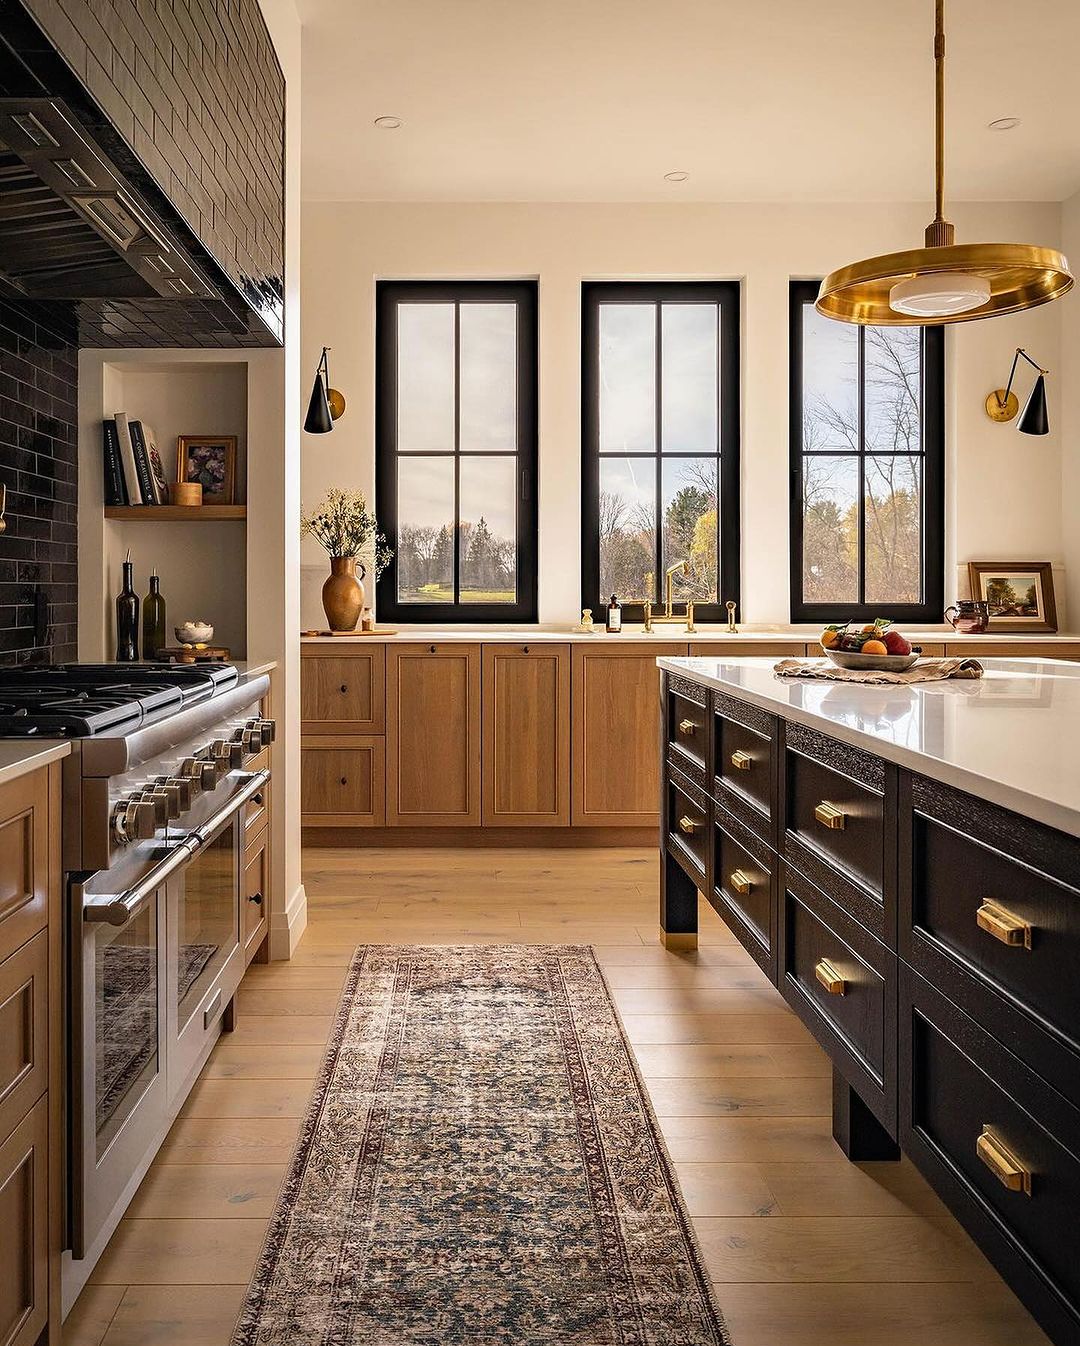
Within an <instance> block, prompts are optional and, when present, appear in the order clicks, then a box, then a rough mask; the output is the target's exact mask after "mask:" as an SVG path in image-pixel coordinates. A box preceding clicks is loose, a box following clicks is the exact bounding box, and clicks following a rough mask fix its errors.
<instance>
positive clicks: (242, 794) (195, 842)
mask: <svg viewBox="0 0 1080 1346" xmlns="http://www.w3.org/2000/svg"><path fill="white" fill-rule="evenodd" d="M242 778H243V781H244V783H243V785H241V787H240V788H239V790H236V791H235V792H234V793H233V794H231V795H230V796H229V798H228V800H227V801H226V802H225V804H224V805H223V806H222V808H221V809H219V810H218V812H217V813H215V814H214V816H213V817H212V818H211V819H209V820H208V821H207V822H205V823H203V824H202V826H201V827H196V828H194V829H193V830H192V831H191V832H189V833H188V836H187V840H188V842H189V843H190V844H191V849H192V851H197V850H201V849H202V847H203V846H205V845H206V843H207V842H208V841H209V840H210V839H211V838H212V837H213V835H214V833H215V832H216V831H217V830H218V829H219V828H220V827H221V825H222V823H226V822H228V821H229V819H230V818H231V817H232V816H233V814H234V813H239V811H240V810H241V809H242V808H243V807H244V805H245V804H246V803H247V802H248V800H249V799H251V797H252V796H253V795H257V794H258V793H259V791H260V790H261V789H262V787H263V786H264V785H265V784H266V782H267V781H268V780H269V779H270V772H269V771H267V770H264V771H245V772H244V773H243V777H242Z"/></svg>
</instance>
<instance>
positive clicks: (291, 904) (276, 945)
mask: <svg viewBox="0 0 1080 1346" xmlns="http://www.w3.org/2000/svg"><path fill="white" fill-rule="evenodd" d="M306 929H307V891H306V890H305V888H304V885H303V884H302V883H301V884H299V885H298V887H297V889H296V892H294V893H293V895H292V897H290V898H289V900H288V902H287V903H286V905H285V910H284V911H283V912H272V913H271V916H270V957H271V959H273V960H274V961H277V960H279V959H285V958H291V957H292V956H293V953H294V952H295V950H296V946H297V945H298V944H299V943H300V938H301V936H302V935H303V933H304V931H305V930H306Z"/></svg>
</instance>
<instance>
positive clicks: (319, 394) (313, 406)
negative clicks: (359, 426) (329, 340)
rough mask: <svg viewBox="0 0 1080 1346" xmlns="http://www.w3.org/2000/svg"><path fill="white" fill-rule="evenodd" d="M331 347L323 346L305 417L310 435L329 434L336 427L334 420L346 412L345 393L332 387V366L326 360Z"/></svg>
mask: <svg viewBox="0 0 1080 1346" xmlns="http://www.w3.org/2000/svg"><path fill="white" fill-rule="evenodd" d="M329 349H330V347H329V346H324V347H323V348H322V355H321V356H320V357H319V364H318V367H317V369H316V370H315V382H314V383H313V384H312V388H311V397H310V399H309V401H308V409H307V415H306V416H305V417H304V429H305V430H306V431H307V432H308V434H309V435H327V434H329V433H330V431H331V430H333V428H334V422H335V421H336V420H338V419H339V418H340V417H341V416H343V415H344V414H345V398H344V396H343V394H341V393H339V392H338V390H337V389H336V388H331V387H330V366H329V364H328V363H327V360H326V353H327V351H328V350H329Z"/></svg>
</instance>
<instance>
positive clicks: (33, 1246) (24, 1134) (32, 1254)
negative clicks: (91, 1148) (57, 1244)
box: [0, 1095, 49, 1346]
mask: <svg viewBox="0 0 1080 1346" xmlns="http://www.w3.org/2000/svg"><path fill="white" fill-rule="evenodd" d="M48 1152H49V1111H48V1095H46V1096H45V1097H44V1098H42V1099H40V1100H39V1102H38V1103H37V1104H36V1106H35V1107H34V1109H33V1111H32V1112H30V1113H28V1114H27V1116H26V1117H24V1118H23V1120H22V1121H21V1122H20V1123H19V1125H18V1126H17V1127H16V1128H15V1130H14V1131H13V1132H12V1133H11V1135H9V1136H8V1138H7V1139H6V1140H5V1141H3V1143H2V1144H0V1229H2V1230H3V1248H4V1251H3V1255H2V1256H0V1346H34V1343H36V1342H37V1339H38V1336H39V1335H40V1333H41V1329H42V1328H43V1327H44V1326H45V1323H46V1321H47V1319H48V1314H49V1305H48V1289H49V1237H48V1211H49V1184H48Z"/></svg>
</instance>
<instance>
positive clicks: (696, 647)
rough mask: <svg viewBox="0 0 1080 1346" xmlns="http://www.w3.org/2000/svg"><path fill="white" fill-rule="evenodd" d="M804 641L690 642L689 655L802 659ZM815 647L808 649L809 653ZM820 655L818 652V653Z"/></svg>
mask: <svg viewBox="0 0 1080 1346" xmlns="http://www.w3.org/2000/svg"><path fill="white" fill-rule="evenodd" d="M807 648H808V647H807V644H806V641H805V640H784V639H782V638H780V637H779V636H778V637H777V638H776V640H770V641H767V642H766V641H763V640H755V641H748V640H745V639H742V640H740V638H739V637H738V636H732V637H731V639H730V640H699V641H693V640H692V641H691V642H690V653H691V654H692V655H695V656H700V657H702V658H704V659H731V658H737V659H802V658H803V657H804V655H805V654H806V652H807ZM815 649H816V646H814V647H810V650H811V653H813V652H814V650H815ZM819 653H820V651H819Z"/></svg>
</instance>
